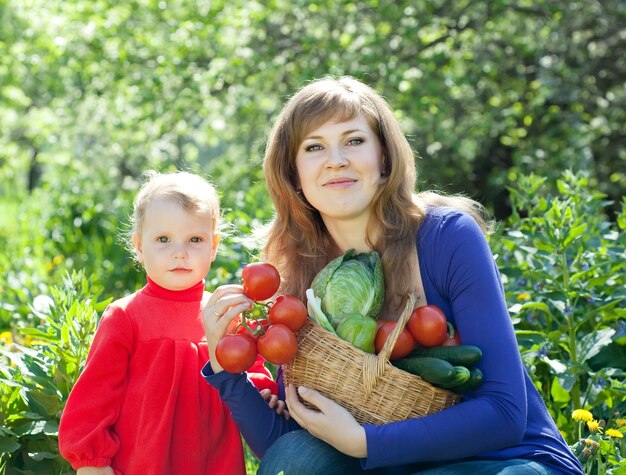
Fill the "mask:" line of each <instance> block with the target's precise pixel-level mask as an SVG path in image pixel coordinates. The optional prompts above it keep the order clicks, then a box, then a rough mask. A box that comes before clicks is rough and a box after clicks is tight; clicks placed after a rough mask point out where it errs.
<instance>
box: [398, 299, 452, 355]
mask: <svg viewBox="0 0 626 475" xmlns="http://www.w3.org/2000/svg"><path fill="white" fill-rule="evenodd" d="M407 328H408V329H409V331H410V332H411V335H413V338H415V341H416V342H418V343H419V344H420V345H422V346H439V345H441V344H442V343H443V342H444V341H445V340H446V338H447V337H448V321H447V320H446V316H445V315H444V313H443V312H442V311H441V309H440V308H439V307H437V306H436V305H425V306H423V307H417V308H416V309H415V310H413V313H412V314H411V316H410V317H409V322H408V323H407Z"/></svg>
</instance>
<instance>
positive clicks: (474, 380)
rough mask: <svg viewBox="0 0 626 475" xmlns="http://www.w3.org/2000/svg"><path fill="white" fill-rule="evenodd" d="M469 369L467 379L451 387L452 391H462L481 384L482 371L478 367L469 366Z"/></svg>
mask: <svg viewBox="0 0 626 475" xmlns="http://www.w3.org/2000/svg"><path fill="white" fill-rule="evenodd" d="M469 371H470V377H469V379H468V380H467V381H466V382H464V383H462V384H460V385H458V386H455V387H453V388H452V390H453V391H454V392H457V393H464V392H466V391H470V390H472V389H476V388H477V387H478V386H480V385H481V384H482V382H483V379H484V375H483V372H482V371H481V370H479V369H478V368H470V370H469Z"/></svg>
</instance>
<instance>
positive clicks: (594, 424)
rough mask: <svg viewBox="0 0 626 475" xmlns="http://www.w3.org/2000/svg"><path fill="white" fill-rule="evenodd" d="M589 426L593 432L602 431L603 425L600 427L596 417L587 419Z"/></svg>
mask: <svg viewBox="0 0 626 475" xmlns="http://www.w3.org/2000/svg"><path fill="white" fill-rule="evenodd" d="M587 427H588V428H589V430H590V431H591V432H602V427H600V423H599V422H598V421H596V420H595V419H592V420H590V421H587Z"/></svg>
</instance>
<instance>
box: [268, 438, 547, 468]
mask: <svg viewBox="0 0 626 475" xmlns="http://www.w3.org/2000/svg"><path fill="white" fill-rule="evenodd" d="M281 471H282V472H283V475H353V474H359V473H362V474H367V475H391V474H393V475H400V474H402V475H414V474H420V475H558V474H557V472H556V471H554V470H552V469H550V468H548V467H546V466H544V465H542V464H540V463H538V462H535V461H532V460H525V459H513V460H472V461H466V462H458V463H452V464H447V465H439V466H437V465H436V464H413V465H401V466H396V467H387V468H381V469H373V470H363V469H362V468H361V463H360V460H359V459H356V458H354V457H349V456H347V455H345V454H342V453H341V452H339V451H338V450H336V449H335V448H333V447H332V446H330V445H328V444H327V443H325V442H322V441H321V440H319V439H317V438H315V437H313V436H312V435H310V434H309V433H308V432H306V431H304V430H297V431H293V432H289V433H287V434H285V435H283V436H282V437H280V438H279V439H278V440H277V441H276V442H274V444H273V445H272V446H271V447H270V448H269V450H268V451H267V452H266V453H265V456H264V457H263V460H261V464H260V466H259V470H258V472H257V475H277V474H279V473H280V472H281Z"/></svg>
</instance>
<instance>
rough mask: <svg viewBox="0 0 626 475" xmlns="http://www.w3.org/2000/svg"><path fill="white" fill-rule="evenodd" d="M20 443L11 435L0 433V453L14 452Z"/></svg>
mask: <svg viewBox="0 0 626 475" xmlns="http://www.w3.org/2000/svg"><path fill="white" fill-rule="evenodd" d="M20 447H21V445H20V444H19V443H18V442H17V441H16V440H15V439H14V438H11V437H7V436H5V435H0V454H8V453H11V452H15V451H16V450H17V449H19V448H20Z"/></svg>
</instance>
